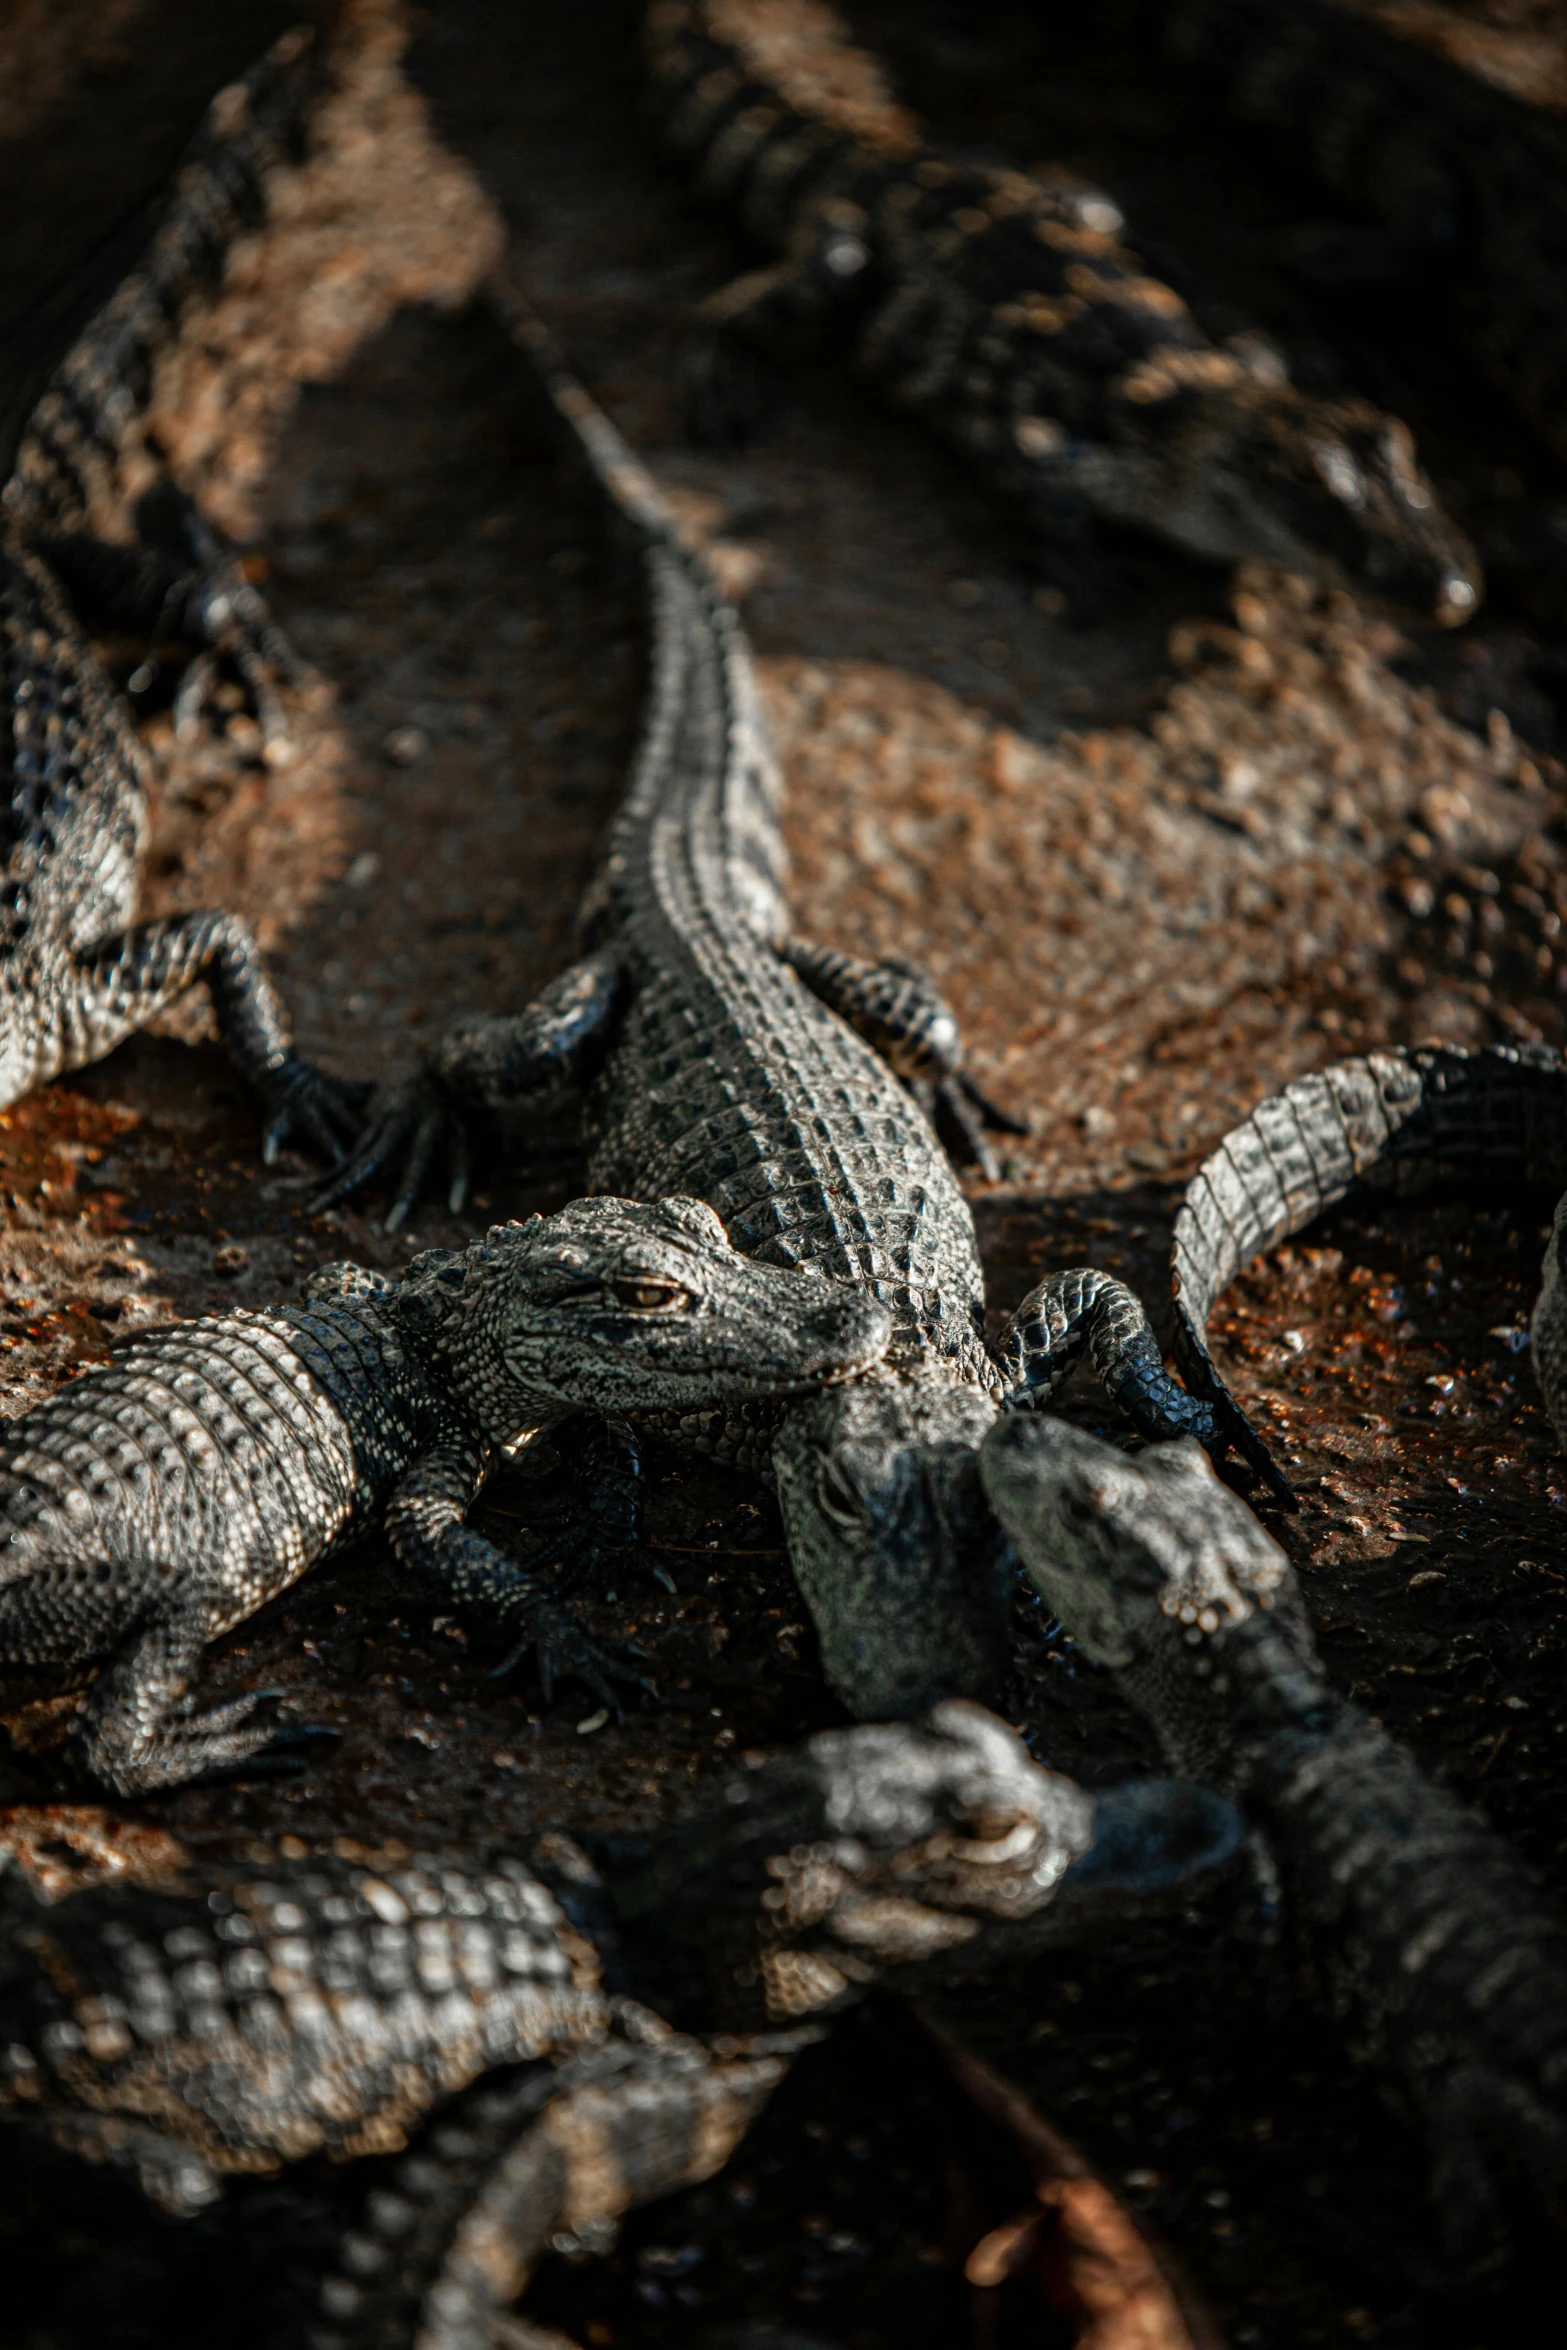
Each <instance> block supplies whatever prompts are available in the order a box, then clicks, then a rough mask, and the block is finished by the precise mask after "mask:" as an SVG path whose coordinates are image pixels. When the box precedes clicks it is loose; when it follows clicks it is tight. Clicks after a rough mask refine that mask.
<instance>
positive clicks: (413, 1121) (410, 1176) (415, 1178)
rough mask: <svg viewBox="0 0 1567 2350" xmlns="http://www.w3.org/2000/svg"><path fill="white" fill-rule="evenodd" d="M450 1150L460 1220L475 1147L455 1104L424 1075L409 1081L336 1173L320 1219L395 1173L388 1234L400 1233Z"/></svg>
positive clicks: (454, 1207) (452, 1192) (320, 1196)
mask: <svg viewBox="0 0 1567 2350" xmlns="http://www.w3.org/2000/svg"><path fill="white" fill-rule="evenodd" d="M443 1142H444V1144H445V1146H446V1150H447V1154H448V1165H449V1168H450V1175H449V1181H448V1193H447V1197H448V1203H449V1205H450V1208H451V1211H452V1213H453V1214H454V1215H456V1214H459V1213H460V1212H461V1210H462V1208H463V1207H464V1205H465V1204H466V1201H467V1197H468V1180H469V1145H468V1136H467V1132H466V1129H465V1127H464V1125H463V1122H462V1120H461V1119H460V1118H459V1117H458V1116H457V1114H456V1112H455V1111H454V1110H453V1108H452V1106H451V1104H450V1102H449V1101H448V1100H447V1099H446V1097H445V1096H444V1095H443V1094H442V1093H440V1092H439V1091H438V1090H437V1088H436V1087H435V1086H434V1085H433V1084H432V1083H431V1081H430V1079H429V1078H428V1077H425V1076H423V1075H420V1076H417V1077H411V1078H406V1079H405V1080H404V1081H403V1083H402V1084H401V1085H398V1086H396V1087H394V1088H393V1089H392V1091H391V1092H390V1093H389V1094H388V1096H387V1098H386V1101H385V1103H384V1105H383V1106H382V1107H381V1109H380V1110H379V1112H378V1114H377V1116H376V1117H375V1119H374V1121H373V1122H372V1124H371V1125H370V1127H369V1128H368V1130H367V1131H366V1132H365V1133H364V1134H363V1135H362V1136H361V1138H360V1141H359V1147H358V1148H357V1150H355V1151H354V1153H353V1155H352V1156H351V1157H350V1158H349V1159H348V1160H347V1161H346V1162H344V1163H343V1164H341V1165H340V1166H339V1167H338V1168H337V1169H336V1171H335V1173H334V1175H333V1178H332V1181H331V1182H330V1183H328V1184H327V1185H326V1186H325V1187H324V1188H323V1189H322V1190H321V1191H319V1192H318V1193H317V1194H316V1196H315V1199H314V1200H313V1202H312V1203H311V1204H312V1206H313V1208H314V1209H315V1211H316V1213H317V1214H319V1213H320V1212H321V1210H322V1209H324V1208H331V1207H336V1206H337V1204H338V1202H339V1201H340V1200H345V1199H350V1198H352V1196H353V1195H354V1194H355V1193H356V1192H359V1191H363V1190H364V1189H365V1187H366V1185H367V1184H369V1183H371V1182H373V1181H374V1179H375V1178H376V1176H378V1175H380V1174H383V1173H384V1172H385V1171H386V1170H387V1169H389V1168H390V1169H392V1170H394V1171H395V1176H396V1182H397V1189H396V1192H395V1194H394V1196H393V1200H392V1204H391V1206H390V1208H389V1209H388V1210H387V1214H386V1222H385V1229H386V1230H387V1231H388V1232H396V1231H397V1230H398V1229H399V1228H400V1227H401V1226H402V1225H403V1224H405V1223H406V1222H407V1221H408V1218H409V1217H410V1216H411V1215H412V1213H413V1211H414V1209H415V1207H416V1206H417V1205H418V1202H419V1197H420V1194H421V1192H422V1191H423V1190H424V1187H425V1182H426V1180H427V1178H428V1176H429V1173H430V1170H431V1168H432V1167H433V1166H434V1164H435V1160H436V1157H437V1155H438V1153H439V1151H440V1149H441V1146H442V1144H443Z"/></svg>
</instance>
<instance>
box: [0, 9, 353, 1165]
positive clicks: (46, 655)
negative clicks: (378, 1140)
mask: <svg viewBox="0 0 1567 2350" xmlns="http://www.w3.org/2000/svg"><path fill="white" fill-rule="evenodd" d="M308 57H309V44H308V41H307V40H306V39H305V37H304V36H297V35H296V36H290V37H288V38H287V39H285V40H284V41H283V42H281V43H279V44H278V45H277V46H276V47H275V48H274V49H273V50H272V51H271V52H270V53H269V54H268V56H267V57H266V58H265V59H263V60H262V62H261V64H260V65H258V66H257V67H256V68H254V69H253V71H252V72H251V74H250V75H249V76H248V77H247V78H246V80H245V81H244V82H242V83H240V84H237V85H236V86H235V87H234V88H233V89H231V90H227V91H224V92H222V93H221V94H220V95H219V97H218V98H217V99H215V100H214V102H213V106H212V108H211V110H210V114H209V119H208V123H207V125H206V128H205V129H204V131H203V133H202V134H201V136H200V138H199V139H198V141H197V143H196V147H195V149H194V151H193V153H192V156H191V158H190V160H189V161H188V162H187V164H186V165H185V167H184V168H183V170H182V171H181V173H180V174H179V176H178V178H177V180H176V183H175V187H174V192H173V194H172V196H171V198H170V199H169V201H168V203H167V205H166V207H165V208H164V212H163V217H162V220H161V224H160V225H159V226H158V227H157V229H156V231H155V233H153V235H152V237H151V242H150V245H149V247H148V250H147V253H146V255H145V258H144V259H143V260H142V262H141V263H140V265H139V266H138V267H137V268H136V269H134V270H133V271H132V272H131V273H130V275H129V276H128V277H127V278H126V279H125V280H124V282H123V283H122V284H121V286H120V287H119V288H118V290H117V291H116V292H115V293H114V294H113V295H112V296H111V298H110V299H109V301H108V302H107V303H105V304H104V305H103V306H102V308H101V309H100V310H99V311H98V312H97V314H96V315H95V316H94V317H93V318H92V319H91V320H90V322H89V323H88V325H87V327H86V329H85V331H84V332H83V333H82V335H81V336H80V337H79V338H78V340H77V341H76V342H75V343H74V344H72V345H71V347H70V348H69V350H68V351H67V353H66V355H65V357H64V358H63V359H62V360H61V361H60V362H59V364H58V366H57V367H56V368H55V369H54V371H53V373H52V375H51V376H50V378H49V380H48V382H47V384H46V386H45V389H44V391H43V394H42V396H41V398H40V399H39V400H38V401H37V403H36V405H35V406H34V407H33V409H32V410H31V412H30V413H28V414H27V415H26V416H25V417H24V418H23V419H22V422H21V425H20V433H19V440H17V445H16V446H15V447H14V448H12V447H7V448H6V449H5V451H4V461H5V462H6V463H7V464H10V465H11V469H10V471H9V474H8V477H7V479H6V482H5V487H4V492H3V495H0V699H3V705H4V708H5V712H6V721H5V725H4V729H3V732H0V787H3V791H4V807H3V810H0V839H3V845H4V847H5V852H6V863H7V872H6V879H5V882H4V884H3V885H0V1106H4V1105H5V1104H8V1103H11V1102H14V1101H16V1100H18V1099H19V1098H20V1097H21V1096H22V1095H23V1094H25V1093H28V1092H30V1091H31V1090H32V1089H33V1088H34V1087H35V1086H38V1085H41V1084H43V1083H45V1082H46V1081H47V1080H48V1079H49V1078H51V1077H54V1076H57V1075H59V1074H60V1073H62V1072H63V1071H66V1070H71V1069H79V1068H82V1067H84V1066H85V1065H86V1064H87V1063H89V1062H92V1061H96V1060H99V1059H101V1058H102V1056H103V1055H104V1054H105V1053H108V1052H110V1051H112V1050H113V1048H114V1047H115V1046H116V1045H117V1044H119V1043H121V1042H122V1041H123V1039H124V1038H126V1037H127V1036H129V1035H131V1034H132V1033H134V1031H136V1030H137V1029H139V1028H142V1027H145V1025H146V1024H147V1022H148V1021H149V1020H151V1019H153V1018H155V1017H156V1015H157V1014H159V1013H160V1012H162V1011H163V1010H164V1009H165V1008H166V1007H167V1006H168V1005H169V1004H171V1003H172V1002H173V1001H174V1000H175V999H176V998H177V997H179V996H181V995H183V994H184V993H185V991H186V990H187V989H188V988H189V987H191V986H193V985H194V984H196V983H198V982H201V983H204V984H205V985H206V988H207V991H208V993H209V995H210V997H211V1001H212V1007H213V1011H214V1014H215V1016H216V1020H217V1025H218V1029H219V1032H220V1034H221V1036H222V1038H223V1040H224V1042H225V1044H226V1045H227V1046H228V1048H229V1050H230V1052H231V1053H232V1054H233V1057H234V1059H235V1060H236V1061H237V1063H238V1065H239V1067H240V1069H241V1071H242V1072H243V1074H244V1076H245V1077H246V1079H247V1080H248V1082H249V1083H250V1084H251V1085H252V1086H253V1087H254V1089H255V1091H256V1093H257V1095H258V1097H259V1099H260V1103H261V1108H262V1117H263V1139H262V1154H263V1157H264V1158H265V1159H267V1160H268V1161H271V1160H274V1159H275V1158H276V1157H277V1154H278V1152H279V1150H280V1149H281V1147H282V1146H283V1144H284V1143H285V1142H287V1141H289V1140H290V1139H292V1138H294V1137H296V1136H297V1137H298V1138H299V1139H302V1140H304V1141H306V1142H308V1143H309V1144H310V1145H312V1146H313V1147H314V1148H315V1149H316V1150H318V1151H319V1152H321V1153H322V1154H323V1155H324V1156H325V1157H326V1158H328V1159H329V1160H332V1161H336V1160H337V1159H339V1158H340V1157H341V1155H342V1152H343V1148H344V1146H345V1145H346V1143H347V1142H348V1141H349V1140H350V1139H351V1137H352V1136H353V1135H354V1134H355V1133H356V1132H357V1130H358V1125H359V1112H360V1110H361V1108H362V1107H363V1103H364V1100H365V1097H366V1094H367V1092H368V1088H365V1087H361V1086H356V1085H350V1084H348V1083H346V1082H344V1081H342V1080H340V1079H337V1078H333V1077H329V1076H326V1075H324V1074H323V1073H322V1072H321V1071H319V1070H317V1069H314V1068H313V1067H311V1065H310V1064H309V1063H308V1062H306V1061H305V1060H303V1059H301V1057H300V1056H299V1055H298V1054H297V1053H296V1052H295V1051H294V1050H293V1047H292V1045H291V1042H290V1035H289V1023H288V1017H287V1013H286V1010H285V1008H284V1005H283V1002H282V1000H281V998H280V997H279V995H278V992H277V990H276V988H275V987H274V986H273V984H272V982H271V980H270V979H269V978H268V977H267V974H266V972H265V970H264V968H263V966H262V961H261V956H260V954H259V952H258V949H257V946H256V942H255V940H254V938H253V937H252V935H251V932H250V930H249V928H248V927H247V925H246V924H245V923H243V922H242V921H240V920H239V919H238V917H237V916H235V915H233V914H229V913H222V912H202V913H194V914H182V915H176V916H170V917H168V918H165V919H163V920H160V921H150V922H141V923H138V922H137V921H136V919H135V915H136V904H137V895H138V878H139V868H140V865H141V862H142V858H143V855H144V852H145V848H146V841H147V822H148V818H147V795H146V783H145V776H144V771H143V754H142V751H141V747H140V744H139V743H138V740H137V737H136V733H135V728H134V724H133V720H132V715H131V711H130V708H129V706H128V704H127V702H126V701H125V699H124V698H123V697H122V696H121V695H120V693H119V692H118V691H117V690H116V689H115V687H114V686H113V684H112V683H111V682H110V679H109V677H108V675H107V674H106V672H105V670H104V669H103V667H102V666H101V664H100V663H99V661H98V659H97V657H96V655H95V653H94V651H93V648H92V646H91V644H90V643H89V641H88V638H87V635H86V634H85V633H84V627H83V622H84V620H89V619H90V620H91V621H93V622H94V623H96V624H98V625H100V626H103V627H105V628H107V629H109V630H111V631H113V632H117V633H118V632H127V631H130V632H135V633H138V634H141V635H143V636H145V637H147V638H148V639H150V640H154V641H156V642H157V643H158V644H161V645H169V644H171V643H175V642H179V643H183V644H185V645H187V646H195V647H199V648H200V652H199V654H198V657H197V658H196V659H195V660H194V661H193V662H192V663H191V664H190V666H189V669H188V670H187V673H186V676H185V679H184V681H183V683H182V684H181V686H180V688H179V691H178V693H177V695H176V703H175V708H176V718H177V722H178V723H179V724H180V725H181V726H185V725H186V724H187V723H189V724H192V725H194V724H197V723H199V718H200V712H201V709H202V706H203V703H204V699H205V696H206V692H207V689H208V687H210V685H211V684H212V683H213V682H214V677H215V663H216V661H217V659H218V657H219V656H221V657H222V658H223V659H224V660H226V661H229V662H231V663H232V665H233V666H235V667H236V668H237V669H238V670H239V672H240V674H241V675H242V676H243V678H244V679H245V680H246V682H247V684H248V685H249V687H250V688H251V690H252V693H253V697H254V699H255V701H256V706H257V709H258V712H259V713H260V714H261V716H262V718H263V719H264V721H265V723H266V731H267V732H269V733H270V735H271V736H272V737H273V739H274V743H275V740H276V737H277V736H278V735H279V734H280V733H281V732H282V731H283V721H282V716H281V704H280V702H279V700H278V695H277V681H278V679H279V678H282V679H285V680H286V679H288V678H291V677H293V676H294V675H295V674H296V668H297V665H296V664H295V662H294V658H293V655H292V653H291V652H290V650H289V648H288V645H287V643H286V641H285V639H284V638H283V637H282V635H281V633H280V632H279V631H278V629H277V628H276V627H275V625H274V624H273V622H272V620H271V618H270V616H269V614H268V613H267V610H266V607H265V605H264V603H263V602H262V600H261V597H260V595H259V594H258V592H257V590H256V589H255V588H254V586H252V585H250V584H249V583H248V582H247V581H246V580H245V579H244V577H243V576H242V573H241V571H240V569H239V567H238V564H237V563H236V561H235V560H234V558H233V556H232V554H231V553H229V552H228V551H227V550H226V549H225V548H224V547H223V546H222V545H221V544H220V542H219V541H218V539H217V536H216V534H215V533H214V532H213V531H212V529H211V528H210V526H209V525H208V524H206V523H205V521H204V520H203V519H202V517H201V516H200V515H199V514H198V513H197V512H196V510H195V508H194V507H193V506H192V505H191V504H190V502H189V501H188V500H186V499H184V498H183V497H182V496H181V495H180V494H179V493H178V492H177V491H176V490H175V488H174V486H173V484H172V483H171V482H170V481H168V480H167V479H166V478H164V479H157V478H154V479H153V480H152V482H151V483H150V484H149V486H148V488H147V489H146V491H145V493H144V495H143V496H142V498H141V499H140V501H139V503H138V507H137V516H136V519H137V525H138V535H137V536H136V537H135V538H134V539H133V540H132V542H131V543H129V544H120V543H116V542H114V541H111V540H105V539H103V538H99V537H95V536H94V535H93V531H92V525H93V523H94V521H95V518H96V516H97V514H98V513H99V511H100V510H101V508H102V506H103V504H104V501H105V498H106V495H107V488H108V484H109V480H110V476H111V475H112V470H113V460H114V457H115V454H116V452H117V451H118V450H119V449H120V448H121V446H122V445H123V443H124V442H125V440H126V439H127V437H128V436H129V435H130V434H131V432H132V430H133V428H134V427H135V426H136V424H137V422H138V420H139V419H140V418H141V416H142V415H143V414H144V411H145V406H146V400H147V396H148V393H149V390H150V386H151V378H152V370H153V365H154V362H155V360H156V357H157V355H158V352H159V350H160V349H161V348H162V347H163V345H164V344H165V343H166V342H168V341H169V340H170V339H171V337H172V336H173V334H174V333H175V332H176V330H177V326H178V321H179V318H180V315H181V313H182V311H183V309H184V308H185V306H186V304H187V303H188V301H189V299H190V298H191V296H192V295H193V294H194V292H195V291H196V290H197V289H198V287H199V286H200V285H201V284H202V283H203V282H205V281H206V280H207V279H208V278H209V277H210V276H211V274H212V272H213V271H214V269H215V268H216V267H217V266H218V265H219V264H220V263H221V259H222V255H223V253H224V251H225V249H226V247H227V246H228V245H229V244H230V243H232V241H233V238H234V237H235V236H236V235H237V234H238V232H239V231H240V229H241V228H242V227H243V226H245V225H246V224H247V223H248V222H249V221H250V220H252V219H253V218H254V217H255V216H256V215H257V214H258V213H259V212H260V211H261V210H262V209H264V205H265V200H266V192H267V188H268V185H269V182H270V177H271V174H272V173H273V171H274V169H275V168H276V166H277V165H278V163H279V161H280V159H281V158H282V157H283V156H284V155H285V152H286V149H287V145H288V141H289V139H290V138H291V137H292V136H293V135H294V133H295V131H296V130H297V126H298V123H299V120H300V116H301V111H302V108H303V106H304V103H305V99H306V95H307V92H308V89H309V86H310V77H309V73H308V71H307V65H308ZM11 437H12V438H13V439H16V434H15V431H14V429H13V433H12V436H11ZM13 457H14V464H12V463H11V460H12V459H13ZM274 755H276V754H275V752H274Z"/></svg>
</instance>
